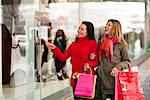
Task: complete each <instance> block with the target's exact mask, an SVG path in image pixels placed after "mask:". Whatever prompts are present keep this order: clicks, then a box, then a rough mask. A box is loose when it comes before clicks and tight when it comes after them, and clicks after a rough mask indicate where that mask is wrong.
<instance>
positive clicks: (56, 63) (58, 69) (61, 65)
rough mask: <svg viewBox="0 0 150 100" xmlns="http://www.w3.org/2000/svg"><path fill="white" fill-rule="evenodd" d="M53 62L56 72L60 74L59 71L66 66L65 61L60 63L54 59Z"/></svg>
mask: <svg viewBox="0 0 150 100" xmlns="http://www.w3.org/2000/svg"><path fill="white" fill-rule="evenodd" d="M54 61H55V67H56V72H57V73H58V72H60V70H62V69H63V67H65V65H66V61H63V62H62V61H60V60H59V59H57V58H56V57H55V58H54Z"/></svg>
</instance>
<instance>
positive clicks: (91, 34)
mask: <svg viewBox="0 0 150 100" xmlns="http://www.w3.org/2000/svg"><path fill="white" fill-rule="evenodd" d="M81 24H84V25H86V27H87V28H86V30H87V34H88V38H89V40H95V37H94V25H93V24H92V23H91V22H89V21H83V22H82V23H81ZM77 40H78V37H76V41H77Z"/></svg>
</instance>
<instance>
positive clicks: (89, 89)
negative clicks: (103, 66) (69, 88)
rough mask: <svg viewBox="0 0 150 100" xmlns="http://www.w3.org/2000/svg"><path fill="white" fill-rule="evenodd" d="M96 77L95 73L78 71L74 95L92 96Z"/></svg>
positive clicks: (90, 97)
mask: <svg viewBox="0 0 150 100" xmlns="http://www.w3.org/2000/svg"><path fill="white" fill-rule="evenodd" d="M96 78H97V76H96V75H92V74H82V73H80V74H79V77H78V81H77V84H76V88H75V93H74V95H75V96H77V97H81V98H89V99H92V98H94V96H95V84H96Z"/></svg>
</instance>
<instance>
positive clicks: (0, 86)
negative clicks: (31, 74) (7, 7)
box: [0, 0, 2, 98]
mask: <svg viewBox="0 0 150 100" xmlns="http://www.w3.org/2000/svg"><path fill="white" fill-rule="evenodd" d="M1 6H2V5H1V0H0V33H2V29H1V23H2V8H1ZM0 98H2V34H0Z"/></svg>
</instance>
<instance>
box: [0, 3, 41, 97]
mask: <svg viewBox="0 0 150 100" xmlns="http://www.w3.org/2000/svg"><path fill="white" fill-rule="evenodd" d="M2 4H3V5H2V10H3V12H2V83H3V94H4V95H3V97H4V98H5V99H6V100H7V99H15V100H20V98H21V99H22V100H39V99H40V95H39V94H40V91H39V90H40V86H38V84H36V83H35V69H34V64H35V58H34V53H35V51H34V34H33V31H32V30H31V29H32V28H33V27H34V11H35V8H34V6H33V5H34V0H32V1H31V0H30V1H21V0H11V1H8V0H3V1H2Z"/></svg>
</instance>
